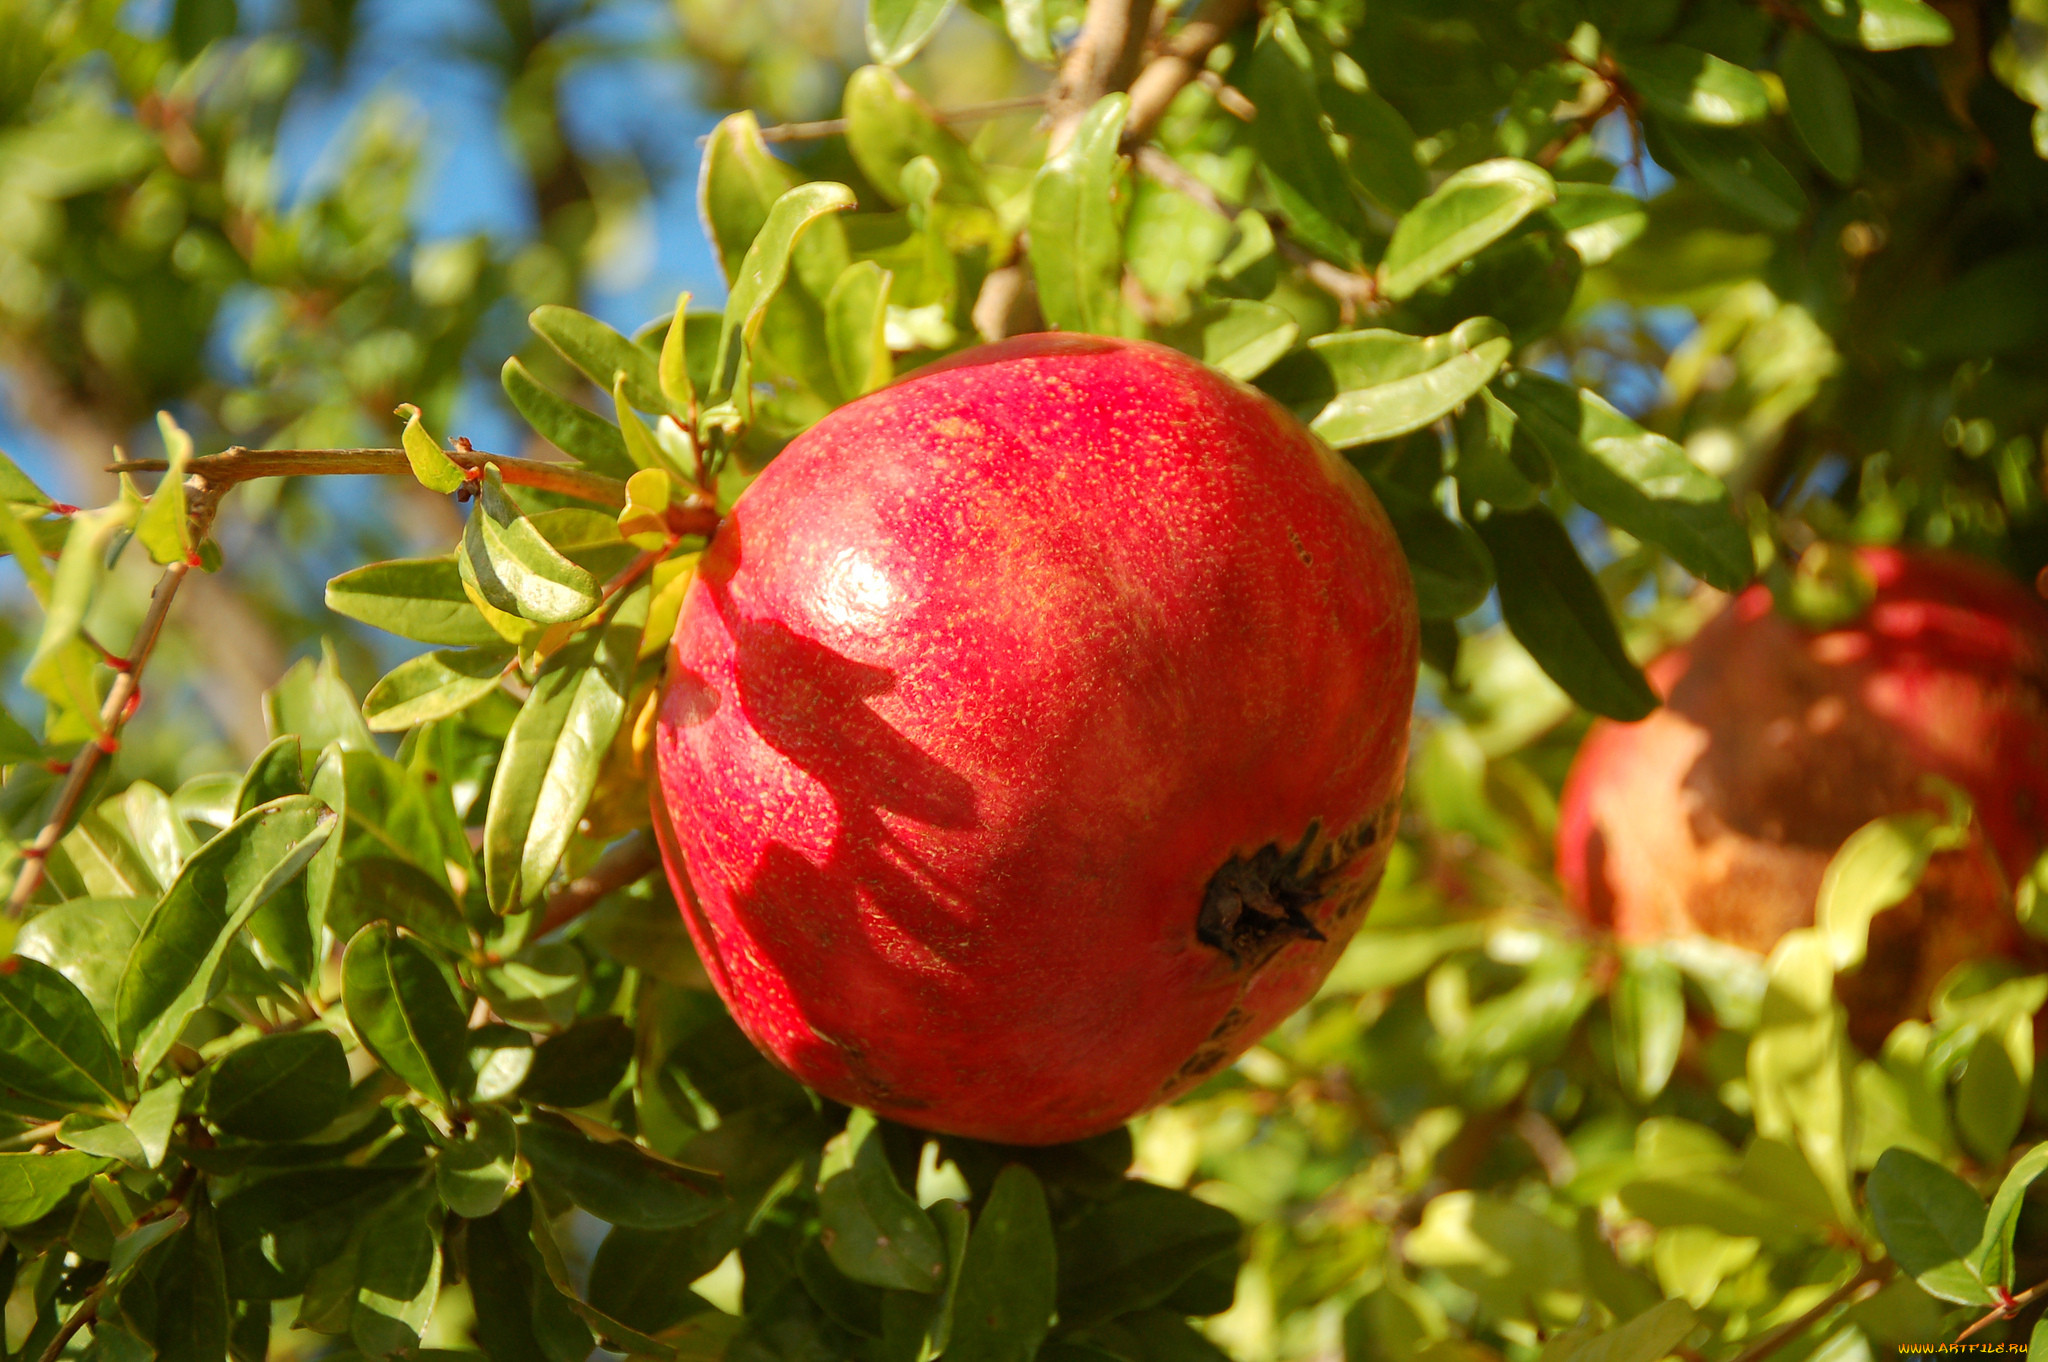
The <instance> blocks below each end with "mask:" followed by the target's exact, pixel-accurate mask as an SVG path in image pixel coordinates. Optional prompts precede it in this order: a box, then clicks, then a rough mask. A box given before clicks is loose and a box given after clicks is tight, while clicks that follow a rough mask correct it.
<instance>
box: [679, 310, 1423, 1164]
mask: <svg viewBox="0 0 2048 1362" xmlns="http://www.w3.org/2000/svg"><path fill="white" fill-rule="evenodd" d="M1416 653H1417V633H1416V616H1415V606H1414V599H1413V595H1412V593H1411V588H1410V586H1409V581H1408V575H1407V567H1406V564H1405V562H1404V560H1403V559H1402V556H1401V551H1400V548H1399V546H1398V544H1397V543H1396V541H1395V539H1394V535H1393V532H1392V530H1391V529H1390V527H1389V525H1388V522H1387V519H1386V516H1385V515H1384V513H1383V512H1382V511H1381V510H1380V508H1379V506H1378V504H1377V503H1376V502H1375V501H1374V500H1373V497H1372V494H1371V492H1370V491H1369V490H1368V488H1367V487H1366V485H1365V483H1364V482H1363V481H1362V480H1361V479H1360V478H1359V477H1358V475H1357V474H1356V473H1355V472H1353V471H1352V469H1351V468H1350V467H1349V466H1348V465H1346V464H1345V463H1344V461H1343V460H1342V459H1341V458H1339V457H1337V456H1336V455H1335V454H1333V453H1332V452H1331V451H1330V450H1329V448H1328V447H1326V446H1325V445H1323V444H1322V443H1321V442H1320V441H1318V440H1317V439H1315V437H1313V436H1312V435H1310V434H1309V432H1308V431H1307V430H1305V429H1303V427H1302V426H1301V425H1300V424H1299V423H1297V422H1296V421H1295V420H1294V419H1293V418H1292V417H1291V416H1289V415H1288V414H1287V413H1286V412H1285V411H1283V410H1282V409H1280V408H1279V407H1278V406H1276V405H1274V404H1273V403H1272V402H1270V401H1268V400H1267V399H1266V398H1264V397H1263V396H1261V395H1259V394H1258V393H1256V392H1253V391H1252V390H1251V389H1249V388H1246V387H1244V386H1243V385H1241V384H1238V383H1235V382H1233V381H1231V380H1230V379H1228V378H1225V377H1223V376H1221V375H1219V374H1217V373H1215V372H1214V371H1212V370H1210V369H1208V368H1205V367H1204V366H1202V365H1201V364H1198V363H1196V362H1195V361H1193V360H1190V359H1187V358H1185V357H1183V356H1181V355H1178V354H1175V353H1174V352H1172V351H1169V350H1165V349H1162V348H1160V347H1158V346H1155V345H1149V344H1143V343H1138V342H1126V341H1114V340H1103V339H1099V338H1093V337H1080V336H1056V335H1044V336H1027V337H1021V338H1018V339H1016V340H1012V341H1007V342H1004V343H1002V344H999V345H993V346H987V347H983V348H981V349H977V350H974V351H971V352H968V353H965V354H962V355H959V356H957V357H955V358H952V359H950V360H946V361H944V362H942V363H939V364H935V365H933V366H931V367H929V368H927V369H924V370H922V371H921V372H919V373H917V374H914V375H912V376H910V377H908V378H906V379H904V380H903V381H901V382H898V383H897V384H895V385H894V386H892V387H889V388H886V389H883V390H882V391H880V392H876V393H873V394H870V395H869V396H867V397H865V398H862V399H861V400H859V401H857V402H854V403H852V404H851V405H849V406H847V407H844V408H842V409H841V410H839V411H837V412H835V413H834V414H832V415H831V416H829V417H827V418H826V419H825V420H824V421H822V422H820V423H819V424H818V425H817V426H815V427H814V428H813V429H812V430H810V431H809V432H808V433H807V434H805V435H804V436H803V437H802V438H800V439H798V440H797V441H796V442H795V443H793V444H791V445H790V446H789V447H788V448H787V449H786V450H784V451H783V452H782V454H781V455H780V456H779V457H778V458H777V459H776V460H775V462H774V463H773V464H772V465H770V466H769V468H768V470H767V471H766V472H765V473H763V474H762V475H761V477H760V479H759V480H758V481H756V482H755V483H754V484H753V485H752V486H751V487H749V488H748V489H747V492H746V494H745V495H744V496H742V497H741V498H740V499H739V500H738V502H737V503H736V504H735V505H734V507H733V509H732V514H731V516H730V517H729V518H728V519H727V520H726V522H725V524H724V526H723V528H721V529H720V531H719V533H718V536H717V538H716V540H715V541H714V542H713V544H712V545H711V548H710V550H709V551H708V552H707V553H706V555H705V557H704V560H703V564H702V567H701V569H700V572H699V575H698V577H697V579H696V581H695V583H694V584H693V585H692V586H691V588H690V591H689V595H688V598H687V599H686V601H685V603H684V606H683V610H682V616H681V619H680V620H679V621H678V623H677V625H676V633H675V641H674V644H673V647H672V651H671V653H670V657H669V680H668V683H667V690H666V692H665V694H664V695H663V698H662V702H661V709H660V720H659V726H658V729H657V736H656V748H655V750H656V760H657V763H658V777H659V778H658V780H657V781H655V782H654V784H655V788H656V793H655V796H654V800H655V809H654V822H655V827H656V828H657V829H658V830H659V831H660V833H661V834H662V837H663V851H664V855H665V858H666V861H667V866H668V874H669V879H670V882H671V883H672V884H673V885H674V886H675V889H676V896H677V899H678V901H679V902H681V903H682V904H683V907H684V915H685V917H686V918H687V919H688V922H689V927H690V932H691V934H692V936H693V937H694V938H695V940H696V943H697V948H698V950H699V951H700V952H701V953H702V955H703V957H704V960H705V963H706V965H707V966H708V968H709V971H710V974H711V978H712V980H713V981H714V983H715V984H716V986H717V988H718V991H719V993H720V994H721V995H722V996H723V997H724V999H725V1001H726V1003H727V1005H728V1006H730V1007H731V1009H732V1013H733V1015H734V1016H735V1017H736V1018H737V1019H738V1021H739V1023H740V1025H741V1026H742V1027H743V1028H744V1029H745V1030H746V1032H747V1034H748V1035H749V1036H750V1037H752V1038H753V1040H754V1042H755V1043H756V1044H757V1045H759V1046H760V1047H761V1049H762V1050H764V1051H765V1052H767V1053H768V1054H769V1055H770V1056H772V1057H773V1058H774V1059H775V1060H776V1061H777V1062H779V1063H780V1064H782V1065H783V1066H784V1067H785V1068H787V1069H788V1070H789V1071H790V1072H791V1073H792V1074H794V1075H796V1076H797V1077H798V1078H800V1079H801V1080H803V1081H804V1082H805V1083H808V1084H809V1085H811V1086H812V1087H813V1088H816V1089H817V1090H818V1091H820V1092H822V1093H824V1094H826V1095H827V1096H830V1097H833V1098H837V1099H838V1100H840V1101H843V1102H847V1103H853V1104H858V1105H862V1106H868V1107H872V1108H874V1109H875V1110H876V1111H878V1112H880V1113H881V1114H882V1115H884V1116H887V1117H890V1118H891V1119H894V1120H898V1121H903V1122H906V1123H908V1124H911V1125H915V1126H921V1127H924V1128H927V1129H932V1130H938V1131H945V1132H950V1133H954V1134H962V1135H970V1136H976V1137H980V1138H983V1139H988V1140H996V1141H1002V1142H1008V1143H1016V1144H1049V1143H1055V1142H1059V1141H1064V1140H1072V1139H1079V1138H1082V1137H1085V1136H1088V1135H1092V1134H1096V1133H1098V1132H1100V1131H1103V1130H1107V1129H1109V1128H1111V1127H1113V1126H1115V1125H1117V1124H1118V1123H1120V1122H1122V1121H1123V1120H1125V1119H1126V1118H1128V1117H1129V1116H1131V1115H1132V1114H1134V1113H1135V1112H1137V1111H1139V1110H1141V1109H1143V1108H1144V1107H1147V1106H1149V1105H1151V1104H1153V1103H1155V1102H1159V1101H1161V1100H1164V1099H1166V1098H1168V1097H1171V1096H1173V1095H1174V1094H1175V1093H1177V1092H1180V1091H1181V1090H1183V1089H1185V1088H1187V1087H1189V1086H1191V1085H1193V1084H1194V1083H1196V1082H1198V1081H1200V1080H1201V1079H1202V1078H1203V1077H1204V1076H1205V1075H1207V1074H1209V1073H1211V1072H1213V1071H1214V1070H1215V1069H1217V1068H1218V1067H1219V1066H1221V1065H1222V1064H1224V1063H1226V1062H1227V1061H1228V1060H1230V1059H1231V1058H1233V1057H1234V1056H1235V1055H1237V1054H1238V1053H1240V1052H1241V1051H1242V1050H1244V1049H1245V1048H1246V1047H1247V1046H1249V1045H1250V1044H1251V1043H1252V1042H1253V1041H1254V1040H1256V1039H1257V1038H1258V1037H1259V1036H1260V1035H1262V1034H1263V1033H1264V1032H1265V1031H1267V1030H1268V1029H1270V1028H1271V1027H1272V1026H1273V1025H1274V1024H1275V1023H1277V1022H1279V1021H1280V1020H1281V1019H1282V1018H1283V1017H1284V1016H1285V1015H1286V1014H1287V1013H1288V1012H1290V1011H1292V1010H1293V1009H1294V1008H1295V1007H1297V1006H1298V1005H1300V1004H1301V1003H1302V1002H1303V1001H1304V1000H1305V999H1307V998H1308V996H1309V995H1310V993H1311V992H1312V991H1313V990H1314V989H1315V987H1316V985H1317V984H1318V983H1319V982H1320V981H1321V980H1322V978H1323V976H1324V975H1325V974H1326V973H1327V972H1328V970H1329V968H1330V966H1331V964H1332V963H1333V962H1334V960H1335V958H1336V956H1337V953H1338V951H1339V950H1341V949H1342V947H1343V944H1344V941H1345V940H1346V938H1348V937H1349V936H1350V934H1351V932H1352V931H1353V930H1354V929H1355V927H1356V926H1357V924H1358V921H1359V918H1360V917H1361V916H1362V910H1363V908H1364V907H1365V905H1366V903H1367V902H1368V900H1369V899H1370V898H1371V895H1372V892H1373V890H1374V888H1375V886H1376V885H1377V883H1378V880H1379V876H1380V872H1381V869H1382V867H1383V864H1384V861H1385V858H1386V853H1387V850H1388V846H1389V842H1390V840H1391V834H1392V831H1393V824H1394V819H1395V816H1396V811H1397V803H1398V797H1399V793H1400V786H1401V775H1402V764H1403V759H1404V754H1405V751H1406V747H1407V733H1408V714H1409V706H1410V703H1411V700H1412V697H1413V691H1414V685H1415V670H1416Z"/></svg>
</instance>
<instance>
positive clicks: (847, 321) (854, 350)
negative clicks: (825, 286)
mask: <svg viewBox="0 0 2048 1362" xmlns="http://www.w3.org/2000/svg"><path fill="white" fill-rule="evenodd" d="M893 277H894V276H892V275H891V274H890V273H889V271H887V270H885V269H883V268H882V267H881V266H880V265H877V264H876V263H875V262H874V261H872V260H861V261H857V262H855V263H854V264H851V265H848V266H847V267H846V270H845V272H844V273H842V274H841V275H840V276H839V282H838V283H836V284H834V285H833V286H832V292H831V293H830V294H828V295H826V298H825V326H826V331H825V341H826V345H827V348H828V349H829V350H830V352H831V356H832V375H833V377H834V378H836V379H837V380H838V381H839V392H840V395H841V396H843V397H845V398H847V399H848V400H851V399H853V398H856V397H859V396H860V395H861V394H863V393H869V392H873V391H874V390H875V389H877V388H879V387H881V386H882V385H883V384H885V383H887V382H888V381H889V378H890V376H891V373H892V370H893V366H892V364H891V361H890V357H889V346H888V343H887V341H886V340H885V339H884V331H885V330H886V325H887V321H888V316H889V285H890V282H891V280H892V279H893Z"/></svg>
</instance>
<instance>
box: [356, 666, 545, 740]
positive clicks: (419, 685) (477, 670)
mask: <svg viewBox="0 0 2048 1362" xmlns="http://www.w3.org/2000/svg"><path fill="white" fill-rule="evenodd" d="M512 656H513V650H512V649H511V648H465V649H463V650H462V651H460V652H434V653H423V654H421V655H420V656H418V657H415V658H412V659H410V660H409V661H406V662H401V663H399V664H398V666H396V667H394V668H393V669H392V670H391V671H390V672H388V673H386V675H385V677H384V679H383V680H382V681H379V682H378V683H377V684H376V685H374V686H372V687H370V693H369V694H368V695H367V696H365V697H363V718H364V719H365V720H367V721H368V723H369V725H370V731H371V732H372V733H403V732H404V731H405V730H406V729H408V728H413V727H415V726H417V725H419V724H423V723H428V722H430V721H432V720H434V719H445V718H446V717H448V716H449V715H450V714H459V713H461V712H462V711H463V710H465V709H468V708H469V707H470V706H471V705H473V704H475V703H476V702H477V701H479V700H481V699H483V698H484V697H485V696H486V695H489V694H490V693H491V692H492V691H494V690H496V689H497V688H498V683H499V682H500V681H501V680H503V679H504V676H505V668H506V665H507V664H509V663H510V662H511V661H512Z"/></svg>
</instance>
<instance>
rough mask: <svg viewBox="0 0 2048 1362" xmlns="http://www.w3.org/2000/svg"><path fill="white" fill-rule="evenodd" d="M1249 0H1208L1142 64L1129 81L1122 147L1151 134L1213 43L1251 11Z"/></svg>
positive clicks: (1198, 71) (1197, 72)
mask: <svg viewBox="0 0 2048 1362" xmlns="http://www.w3.org/2000/svg"><path fill="white" fill-rule="evenodd" d="M1252 8H1253V6H1252V0H1209V2H1208V3H1207V4H1205V5H1203V6H1202V9H1201V12H1200V13H1198V14H1197V15H1195V17H1194V18H1192V19H1190V20H1188V22H1187V23H1186V24H1184V25H1182V26H1181V29H1180V31H1179V32H1178V33H1175V34H1174V35H1173V37H1171V38H1169V39H1168V40H1167V42H1166V44H1165V46H1164V48H1163V49H1162V50H1161V51H1160V53H1159V55H1158V56H1156V57H1154V58H1153V59H1152V60H1151V61H1149V62H1147V63H1146V64H1145V69H1144V70H1143V71H1141V72H1139V73H1138V78H1137V79H1136V80H1134V81H1132V82H1131V112H1130V115H1129V116H1128V117H1127V118H1126V119H1125V120H1124V146H1125V147H1127V148H1128V147H1135V146H1139V145H1141V144H1142V143H1144V142H1145V141H1146V140H1147V139H1148V138H1150V137H1151V136H1152V133H1153V131H1154V130H1155V129H1157V128H1158V126H1159V120H1160V119H1162V118H1164V117H1165V116H1166V109H1167V106H1168V105H1170V104H1172V103H1173V97H1174V96H1175V95H1177V94H1179V93H1180V92H1181V87H1182V86H1184V85H1186V84H1187V83H1188V82H1189V81H1191V80H1195V79H1197V78H1198V77H1200V76H1201V74H1202V67H1203V63H1204V62H1206V61H1207V60H1208V57H1209V53H1210V52H1211V51H1213V50H1214V49H1215V47H1216V44H1218V43H1220V42H1222V41H1223V40H1224V39H1225V38H1226V37H1228V36H1230V31H1231V30H1232V29H1234V28H1236V27H1237V26H1238V25H1239V24H1240V23H1242V22H1244V19H1245V17H1246V16H1247V15H1249V14H1250V13H1251V12H1252Z"/></svg>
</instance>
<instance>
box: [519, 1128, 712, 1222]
mask: <svg viewBox="0 0 2048 1362" xmlns="http://www.w3.org/2000/svg"><path fill="white" fill-rule="evenodd" d="M519 1153H520V1157H522V1158H524V1159H525V1160H526V1162H527V1163H528V1164H529V1165H531V1166H532V1168H533V1176H534V1180H535V1181H536V1182H538V1183H540V1184H541V1185H542V1186H544V1187H551V1188H553V1189H554V1190H556V1191H558V1192H560V1193H561V1194H562V1195H563V1196H566V1197H568V1198H569V1199H570V1200H571V1201H573V1202H575V1203H576V1204H577V1205H578V1206H581V1207H582V1208H583V1209H584V1210H586V1211H589V1212H590V1213H591V1214H592V1215H594V1216H596V1217H597V1218H598V1219H600V1220H603V1221H606V1222H607V1223H609V1224H613V1225H624V1226H626V1227H627V1228H629V1229H642V1230H663V1229H673V1228H675V1227H677V1226H681V1225H694V1224H696V1223H697V1222H699V1221H701V1220H705V1219H707V1218H709V1217H710V1216H712V1215H714V1214H716V1213H717V1212H718V1211H719V1210H720V1209H722V1208H723V1207H724V1206H725V1205H726V1204H727V1203H726V1196H725V1190H724V1188H723V1187H722V1186H721V1185H720V1183H719V1180H718V1177H717V1175H715V1174H712V1173H707V1172H704V1171H702V1170H700V1169H695V1168H684V1167H681V1166H679V1165H676V1164H672V1163H666V1162H663V1161H662V1160H660V1159H656V1158H653V1157H651V1156H650V1155H648V1154H646V1153H643V1152H642V1151H640V1150H639V1149H637V1148H635V1147H634V1146H633V1145H631V1144H627V1143H625V1142H624V1141H618V1142H614V1143H610V1144H605V1143H600V1142H598V1141H595V1140H591V1139H588V1138H586V1137H584V1136H582V1135H579V1134H577V1133H576V1132H574V1131H571V1130H565V1129H563V1128H561V1127H560V1126H553V1125H548V1124H545V1123H543V1122H539V1121H535V1122H530V1123H528V1124H526V1125H522V1126H521V1127H519Z"/></svg>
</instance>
